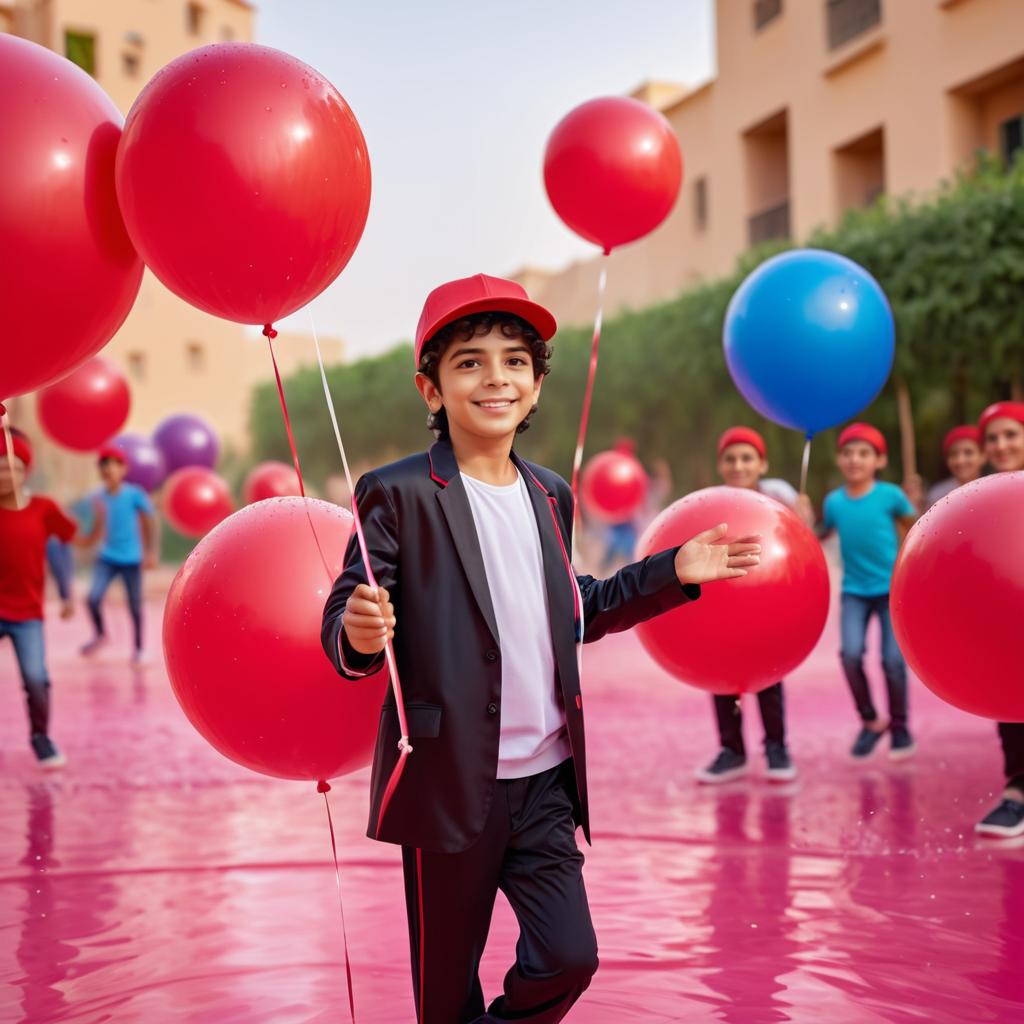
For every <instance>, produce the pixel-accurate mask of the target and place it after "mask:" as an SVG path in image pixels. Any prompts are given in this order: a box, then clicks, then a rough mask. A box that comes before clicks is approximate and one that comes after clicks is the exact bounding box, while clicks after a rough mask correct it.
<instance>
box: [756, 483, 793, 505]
mask: <svg viewBox="0 0 1024 1024" xmlns="http://www.w3.org/2000/svg"><path fill="white" fill-rule="evenodd" d="M757 489H758V490H759V491H760V492H761V493H762V494H767V495H768V497H769V498H774V499H775V500H776V501H780V502H782V504H783V505H785V506H786V508H792V507H793V506H794V505H795V504H796V499H797V498H798V497H799V495H798V494H797V493H796V488H795V487H793V486H792V485H791V484H788V483H786V481H785V480H780V479H779V478H778V477H777V476H769V477H762V478H761V480H760V482H759V483H758V485H757Z"/></svg>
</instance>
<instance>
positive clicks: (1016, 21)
mask: <svg viewBox="0 0 1024 1024" xmlns="http://www.w3.org/2000/svg"><path fill="white" fill-rule="evenodd" d="M716 17H717V75H716V77H715V78H714V79H712V80H711V81H709V82H707V83H705V84H704V85H702V86H700V87H698V88H696V89H693V90H692V91H689V92H684V91H682V90H680V89H679V88H676V89H673V88H672V87H671V86H666V85H664V84H662V83H651V84H648V85H646V86H643V87H641V89H640V90H638V91H637V93H636V94H635V95H637V96H638V98H641V99H645V100H647V102H650V103H652V105H654V106H656V107H658V109H660V110H661V111H662V112H663V113H664V114H665V116H666V117H667V118H668V120H669V122H670V123H671V124H672V127H673V128H674V130H675V131H676V133H677V135H678V137H679V140H680V144H681V146H682V149H683V156H684V163H685V182H684V185H683V191H682V193H681V195H680V199H679V203H678V204H677V206H676V209H675V210H674V211H673V213H672V215H671V216H670V217H669V219H668V220H667V221H666V222H665V224H664V225H662V227H661V228H659V229H658V230H657V231H656V232H654V233H653V234H652V235H651V236H649V237H648V238H647V239H645V240H643V241H641V242H638V243H636V244H635V245H632V246H628V247H626V248H624V249H622V250H621V251H619V252H617V253H614V254H613V255H612V257H611V265H610V268H609V279H608V302H609V308H610V309H611V310H612V311H614V310H616V309H622V308H624V307H632V308H635V309H639V308H642V307H643V306H646V305H649V304H650V303H652V302H656V301H658V300H662V299H667V298H670V297H672V296H673V295H675V294H677V293H678V292H680V291H681V290H683V289H684V288H685V287H686V286H687V285H688V284H692V283H693V282H695V281H698V280H700V279H701V278H710V277H716V276H718V275H721V274H725V273H728V272H730V271H731V270H732V269H733V268H734V267H735V263H736V259H737V257H738V256H739V255H740V254H741V253H742V252H743V251H744V250H745V249H747V248H749V247H750V246H751V245H752V244H754V243H757V242H761V241H765V240H768V239H772V238H780V237H781V238H788V237H792V238H794V239H797V240H799V239H802V238H804V237H806V236H807V234H808V233H809V232H811V231H812V230H813V229H814V228H816V227H819V226H822V225H826V226H827V225H832V224H835V223H836V222H837V220H838V219H839V218H840V217H841V216H842V214H843V212H844V211H845V210H847V209H849V208H850V207H853V206H859V205H864V204H868V203H870V202H872V201H873V200H874V199H875V198H876V197H877V196H878V195H879V194H880V193H882V192H886V193H889V194H891V195H906V194H910V195H915V194H916V195H922V194H927V193H928V192H929V191H931V190H933V189H934V188H935V187H936V186H937V184H938V183H939V182H941V181H942V180H943V179H948V178H949V177H950V176H952V175H953V174H954V173H955V171H956V170H957V169H958V168H960V167H963V166H965V165H968V164H969V163H970V161H971V160H972V158H973V156H974V153H975V151H976V150H977V149H979V148H982V147H983V148H985V149H988V150H991V151H993V152H998V153H1002V154H1003V155H1004V156H1007V157H1008V156H1010V155H1011V154H1012V153H1013V152H1014V151H1015V150H1016V149H1017V148H1019V147H1020V146H1021V145H1022V131H1024V2H1022V0H717V3H716ZM517 277H518V279H519V280H520V281H522V283H523V284H524V285H525V286H526V287H527V289H528V290H530V293H531V295H532V296H533V297H534V298H535V299H537V300H538V301H540V302H543V303H545V304H547V305H548V306H550V307H551V308H552V310H553V311H554V312H555V314H556V316H558V318H559V320H560V321H562V322H564V323H586V322H589V321H590V320H591V318H592V317H593V315H594V301H595V290H596V281H597V266H596V260H591V261H584V262H581V263H577V264H574V265H572V266H570V267H568V268H566V269H564V270H562V271H559V272H547V271H545V270H540V269H537V268H526V269H523V270H521V271H520V272H519V274H518V275H517Z"/></svg>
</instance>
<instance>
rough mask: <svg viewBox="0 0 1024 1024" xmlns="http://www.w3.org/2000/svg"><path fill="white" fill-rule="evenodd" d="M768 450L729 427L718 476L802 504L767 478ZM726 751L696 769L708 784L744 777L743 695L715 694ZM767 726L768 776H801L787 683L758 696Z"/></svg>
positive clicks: (755, 436) (746, 431)
mask: <svg viewBox="0 0 1024 1024" xmlns="http://www.w3.org/2000/svg"><path fill="white" fill-rule="evenodd" d="M767 472H768V449H767V447H766V446H765V443H764V438H763V437H762V436H761V435H760V434H759V433H758V432H757V431H756V430H751V428H750V427H730V428H729V429H728V430H726V431H725V433H723V434H722V436H721V437H720V438H719V439H718V475H719V476H720V477H721V479H722V483H724V484H725V485H726V486H728V487H745V488H748V489H749V490H755V491H760V492H761V493H762V494H767V495H768V496H769V497H771V498H774V499H775V500H776V501H779V502H781V503H782V504H783V505H786V506H787V507H788V508H793V507H794V506H795V505H796V503H797V493H796V491H795V490H794V489H793V488H792V487H791V486H790V485H789V484H788V483H786V481H785V480H779V479H776V478H771V477H766V476H765V474H766V473H767ZM712 702H713V704H714V708H715V720H716V722H717V724H718V737H719V740H720V742H721V749H720V750H719V752H718V754H717V755H716V756H715V759H714V760H713V761H712V762H711V763H710V764H709V765H707V766H706V767H704V768H701V769H699V770H698V772H697V779H698V781H700V782H703V783H707V784H714V783H722V782H728V781H730V780H731V779H736V778H739V777H740V776H741V775H745V774H746V772H747V770H748V767H749V766H748V764H747V752H746V747H745V744H744V742H743V711H742V708H741V706H740V698H739V696H722V695H720V694H715V695H714V696H713V698H712ZM757 706H758V709H759V710H760V712H761V724H762V725H763V726H764V752H765V760H766V761H767V765H768V768H767V773H766V774H767V776H768V778H769V779H771V780H772V781H773V782H788V781H790V780H791V779H795V778H796V766H795V765H794V764H793V761H792V759H791V758H790V756H789V750H788V749H787V747H786V708H785V697H784V695H783V692H782V683H781V682H778V683H775V684H774V685H773V686H769V687H768V688H767V689H765V690H761V692H760V693H758V695H757Z"/></svg>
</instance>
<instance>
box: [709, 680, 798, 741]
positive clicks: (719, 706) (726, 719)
mask: <svg viewBox="0 0 1024 1024" xmlns="http://www.w3.org/2000/svg"><path fill="white" fill-rule="evenodd" d="M714 702H715V718H716V719H717V720H718V735H719V737H720V739H721V741H722V746H723V747H727V748H728V749H729V750H734V751H735V752H736V753H737V754H743V755H744V756H746V753H747V750H746V747H745V746H744V743H743V712H742V711H741V710H740V699H739V697H723V696H721V695H720V694H717V693H716V694H715V696H714ZM757 706H758V708H759V709H760V711H761V722H762V724H763V725H764V741H765V743H782V744H785V742H786V702H785V698H784V696H783V693H782V683H775V684H774V686H769V687H768V689H767V690H762V691H761V692H760V693H759V694H758V695H757Z"/></svg>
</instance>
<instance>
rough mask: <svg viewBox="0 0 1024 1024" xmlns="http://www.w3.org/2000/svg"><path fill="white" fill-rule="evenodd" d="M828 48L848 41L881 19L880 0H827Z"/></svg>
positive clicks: (831, 48) (833, 47) (833, 48)
mask: <svg viewBox="0 0 1024 1024" xmlns="http://www.w3.org/2000/svg"><path fill="white" fill-rule="evenodd" d="M827 3H828V45H829V49H830V50H835V49H836V48H837V47H840V46H842V45H843V43H848V42H849V41H850V40H851V39H855V38H856V37H857V36H859V35H860V34H861V33H862V32H866V31H867V30H868V29H869V28H871V27H872V26H874V25H877V24H878V23H879V22H880V21H881V20H882V0H827Z"/></svg>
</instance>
